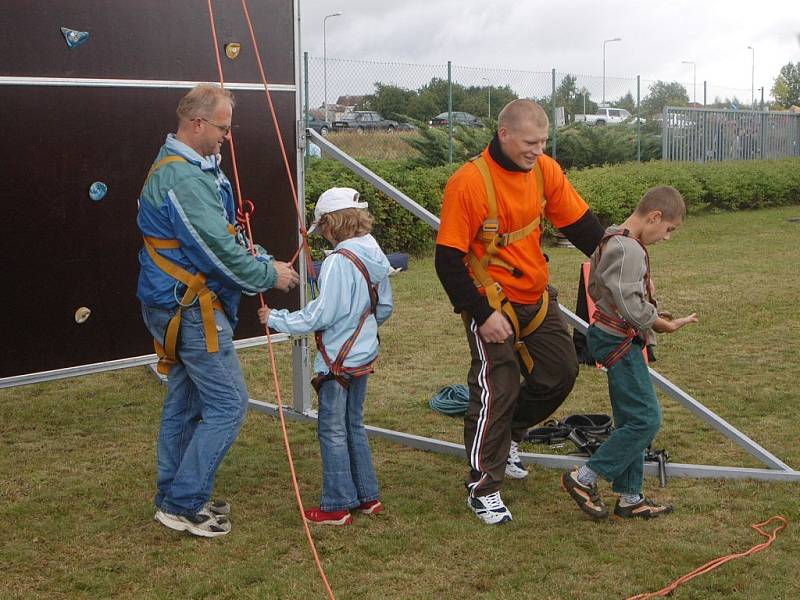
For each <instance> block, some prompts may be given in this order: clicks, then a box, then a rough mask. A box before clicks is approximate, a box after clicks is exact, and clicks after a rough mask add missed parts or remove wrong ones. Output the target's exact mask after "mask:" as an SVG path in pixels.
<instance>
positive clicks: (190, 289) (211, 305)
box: [144, 155, 236, 375]
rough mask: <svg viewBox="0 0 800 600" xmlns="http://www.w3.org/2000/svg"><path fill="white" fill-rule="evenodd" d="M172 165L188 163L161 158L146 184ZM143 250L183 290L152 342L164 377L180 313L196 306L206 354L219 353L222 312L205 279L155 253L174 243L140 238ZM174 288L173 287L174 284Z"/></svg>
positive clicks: (172, 357) (174, 348)
mask: <svg viewBox="0 0 800 600" xmlns="http://www.w3.org/2000/svg"><path fill="white" fill-rule="evenodd" d="M173 162H188V161H187V160H186V159H185V158H183V157H181V156H177V155H170V156H165V157H164V158H162V159H161V160H160V161H158V162H157V163H155V164H154V165H153V166H152V168H151V169H150V172H149V173H148V174H147V179H146V180H145V185H146V184H147V180H149V179H150V177H151V176H152V175H153V173H155V172H156V171H157V170H158V169H160V168H161V167H163V166H164V165H167V164H169V163H173ZM228 231H229V232H230V233H231V234H233V235H235V234H236V229H235V228H234V227H233V225H230V224H229V225H228ZM144 247H145V250H147V254H148V255H149V256H150V258H151V259H152V260H153V262H154V263H155V265H156V266H157V267H158V268H159V269H161V270H162V271H164V272H165V273H167V274H168V275H170V276H171V277H173V278H174V279H177V280H178V281H179V282H181V283H182V284H184V285H185V286H186V292H185V293H184V294H183V298H181V299H180V300H179V301H178V311H177V312H176V313H175V315H174V316H173V317H172V318H171V319H170V320H169V323H167V329H166V331H165V333H164V339H163V340H159V339H157V338H153V346H154V347H155V350H156V354H157V355H158V365H157V367H156V370H157V371H158V372H159V373H161V374H162V375H167V374H168V373H169V371H170V369H171V368H172V365H174V364H175V363H176V362H178V356H177V346H178V335H179V334H180V329H181V313H182V312H183V309H185V308H189V307H190V306H192V305H193V304H194V303H195V302H197V303H198V304H199V305H200V315H201V317H202V320H203V332H204V334H205V338H206V350H208V352H210V353H214V352H219V339H218V337H217V323H216V319H215V318H214V311H215V310H218V311H220V312H223V307H222V303H221V302H220V301H219V300H218V299H217V296H216V294H214V292H212V291H211V290H210V289H208V287H207V286H206V276H205V274H203V273H201V272H199V271H198V272H197V273H195V274H192V273H190V272H189V271H187V270H186V269H184V268H183V267H181V266H179V265H178V264H176V263H175V262H173V261H171V260H169V259H168V258H166V257H165V256H163V255H161V254H159V253H158V250H176V249H178V248H180V247H181V243H180V241H178V240H173V239H163V238H155V237H150V236H144ZM176 285H177V284H176Z"/></svg>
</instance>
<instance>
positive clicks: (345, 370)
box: [311, 248, 378, 393]
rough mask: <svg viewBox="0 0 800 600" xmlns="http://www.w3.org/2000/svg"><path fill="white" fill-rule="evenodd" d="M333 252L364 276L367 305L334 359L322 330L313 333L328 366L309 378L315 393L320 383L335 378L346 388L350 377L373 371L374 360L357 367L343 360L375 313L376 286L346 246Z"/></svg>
mask: <svg viewBox="0 0 800 600" xmlns="http://www.w3.org/2000/svg"><path fill="white" fill-rule="evenodd" d="M333 254H341V255H342V256H344V257H345V258H347V259H348V260H350V262H352V263H353V264H354V265H355V267H356V269H358V270H359V272H360V273H361V274H362V275H363V276H364V280H365V281H366V282H367V289H368V290H369V306H368V307H367V308H366V309H365V310H364V312H363V313H361V319H360V320H359V322H358V327H356V330H355V331H354V332H353V334H352V335H351V336H350V337H349V338H347V340H346V341H345V343H344V344H342V347H341V348H340V349H339V354H337V355H336V359H335V360H333V361H331V358H330V356H329V355H328V352H327V351H326V350H325V344H324V343H323V342H322V331H317V332H315V333H314V340H315V341H316V344H317V350H318V351H319V353H320V355H321V356H322V360H324V361H325V364H326V365H327V367H328V372H327V373H325V374H321V373H320V374H319V375H317V376H316V377H314V378H313V379H312V380H311V385H312V386H314V389H315V390H316V391H317V393H319V389H320V387H321V386H322V384H323V383H325V382H326V381H329V380H331V379H335V380H336V381H338V382H339V385H341V386H342V387H343V388H345V389H347V388H348V387H350V379H351V378H353V377H361V376H363V375H368V374H370V373H372V372H374V369H373V368H372V365H373V363H374V362H375V360H371V361H370V362H369V363H367V364H366V365H362V366H359V367H345V366H344V361H345V359H346V358H347V355H348V354H350V350H352V348H353V345H354V344H355V343H356V339H357V338H358V334H359V333H361V328H362V327H363V326H364V323H366V321H367V319H368V318H369V316H370V315H374V314H375V310H376V308H377V306H378V286H377V285H374V284H373V283H372V280H371V279H370V278H369V271H368V270H367V267H366V266H365V265H364V263H363V262H362V261H361V259H360V258H358V256H356V255H355V254H354V253H353V252H351V251H350V250H348V249H347V248H339V249H338V250H334V251H333Z"/></svg>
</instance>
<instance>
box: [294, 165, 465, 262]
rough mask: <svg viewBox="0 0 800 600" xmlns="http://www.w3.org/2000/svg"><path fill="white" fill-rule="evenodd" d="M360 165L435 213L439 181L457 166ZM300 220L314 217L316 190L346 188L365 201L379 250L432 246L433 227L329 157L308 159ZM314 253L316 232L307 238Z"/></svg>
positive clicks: (317, 251)
mask: <svg viewBox="0 0 800 600" xmlns="http://www.w3.org/2000/svg"><path fill="white" fill-rule="evenodd" d="M364 164H365V166H366V167H367V168H369V169H371V170H372V171H374V172H375V173H376V174H377V175H378V176H380V177H382V178H383V179H385V180H386V181H388V182H389V183H390V184H391V185H393V186H394V187H396V188H397V189H399V190H401V191H402V192H403V193H404V194H406V195H407V196H408V197H409V198H411V199H412V200H414V201H415V202H417V203H418V204H420V205H421V206H423V207H425V208H426V209H428V210H429V211H431V212H432V213H433V214H435V215H438V214H439V210H440V208H441V205H442V194H443V192H444V186H445V184H446V183H447V180H448V179H449V177H450V175H452V174H453V172H454V171H455V170H456V169H457V168H458V166H459V165H456V164H453V165H447V166H443V167H433V168H411V169H409V168H408V166H407V165H406V164H405V163H402V162H388V161H372V162H369V161H365V163H364ZM305 183H306V189H305V195H306V219H307V222H308V223H309V224H310V223H311V222H312V220H313V218H314V205H315V204H316V202H317V198H319V195H320V194H321V193H322V192H324V191H325V190H327V189H328V188H331V187H351V188H354V189H356V190H358V191H359V193H360V195H361V197H360V199H361V200H362V201H366V202H369V211H370V213H371V214H372V216H373V217H374V218H375V224H374V226H373V234H374V235H375V237H376V238H377V239H378V240H379V241H380V244H381V247H382V248H383V250H384V251H385V252H387V253H388V252H408V253H410V254H414V255H420V254H424V253H426V252H428V251H430V249H431V248H433V240H434V238H435V232H434V231H433V230H432V229H431V228H430V227H428V225H426V224H425V223H422V222H421V221H420V220H419V219H417V218H416V217H414V216H413V215H412V214H411V213H410V212H408V211H407V210H405V209H404V208H402V207H401V206H400V205H398V204H397V203H396V202H395V201H394V200H392V199H390V198H388V197H386V196H385V195H384V194H383V193H381V192H379V191H378V190H377V189H375V188H374V187H373V186H372V185H371V184H369V183H367V182H365V181H364V180H362V179H360V178H359V177H357V176H356V175H355V174H353V173H352V172H350V171H348V170H347V169H345V168H344V167H343V166H342V165H340V164H339V163H337V162H335V161H333V160H313V161H311V162H310V164H309V166H308V167H307V169H306V182H305ZM309 243H310V245H311V248H312V250H313V253H314V256H315V258H319V257H320V256H321V254H322V253H321V249H322V248H324V247H327V246H326V243H325V241H324V240H323V239H322V238H321V237H319V236H311V237H309Z"/></svg>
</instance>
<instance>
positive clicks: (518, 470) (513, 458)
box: [506, 441, 528, 479]
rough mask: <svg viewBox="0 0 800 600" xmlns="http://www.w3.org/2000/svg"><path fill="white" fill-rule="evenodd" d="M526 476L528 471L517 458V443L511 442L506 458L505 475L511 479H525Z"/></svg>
mask: <svg viewBox="0 0 800 600" xmlns="http://www.w3.org/2000/svg"><path fill="white" fill-rule="evenodd" d="M527 476H528V471H527V470H526V469H525V466H524V465H523V464H522V461H521V460H520V459H519V444H518V443H517V442H514V441H512V442H511V448H510V449H509V451H508V458H507V459H506V477H510V478H511V479H525V478H526V477H527Z"/></svg>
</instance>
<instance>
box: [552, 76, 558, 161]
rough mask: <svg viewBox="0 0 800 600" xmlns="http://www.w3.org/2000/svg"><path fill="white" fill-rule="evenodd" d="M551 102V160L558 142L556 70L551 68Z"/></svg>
mask: <svg viewBox="0 0 800 600" xmlns="http://www.w3.org/2000/svg"><path fill="white" fill-rule="evenodd" d="M552 103H553V160H555V159H556V143H557V142H558V135H557V133H556V129H557V127H556V124H557V123H556V117H557V116H558V114H557V109H556V70H555V69H553V92H552Z"/></svg>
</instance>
